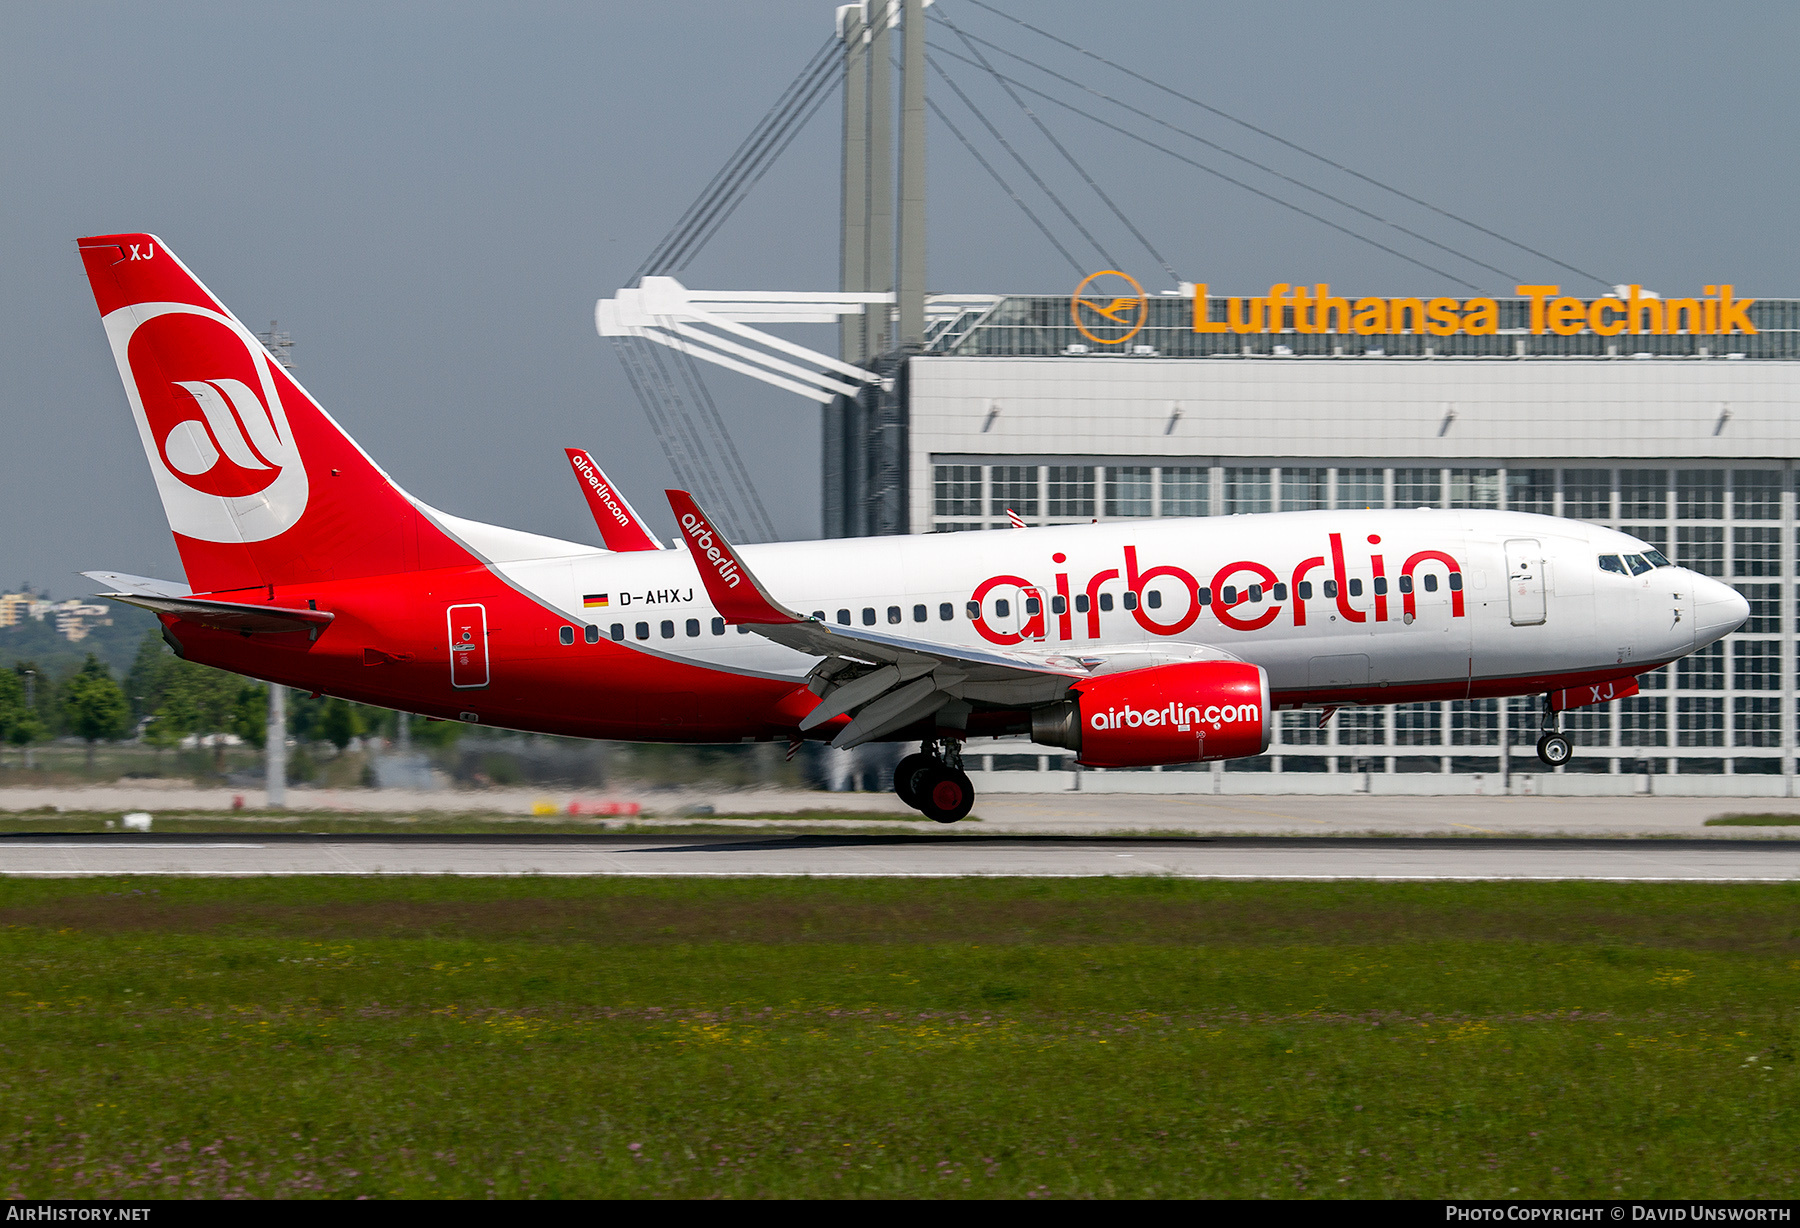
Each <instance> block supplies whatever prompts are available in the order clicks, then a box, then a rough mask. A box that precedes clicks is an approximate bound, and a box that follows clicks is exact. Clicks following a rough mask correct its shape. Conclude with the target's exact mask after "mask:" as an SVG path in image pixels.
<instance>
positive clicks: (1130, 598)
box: [1125, 591, 1137, 610]
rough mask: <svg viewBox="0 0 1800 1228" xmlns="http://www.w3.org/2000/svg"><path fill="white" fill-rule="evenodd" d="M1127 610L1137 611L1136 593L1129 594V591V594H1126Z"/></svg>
mask: <svg viewBox="0 0 1800 1228" xmlns="http://www.w3.org/2000/svg"><path fill="white" fill-rule="evenodd" d="M1125 608H1126V609H1128V610H1135V609H1137V594H1136V593H1133V592H1129V591H1127V592H1126V594H1125Z"/></svg>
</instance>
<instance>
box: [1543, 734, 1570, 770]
mask: <svg viewBox="0 0 1800 1228" xmlns="http://www.w3.org/2000/svg"><path fill="white" fill-rule="evenodd" d="M1537 752H1538V758H1539V759H1542V760H1543V761H1544V763H1545V764H1547V765H1548V766H1550V767H1553V768H1554V767H1561V766H1562V765H1563V764H1565V763H1567V762H1568V761H1569V756H1571V755H1572V754H1574V753H1575V752H1574V750H1573V748H1571V747H1570V746H1569V739H1567V738H1565V737H1563V736H1562V734H1560V733H1547V734H1545V735H1544V736H1543V737H1541V738H1539V739H1538V745H1537Z"/></svg>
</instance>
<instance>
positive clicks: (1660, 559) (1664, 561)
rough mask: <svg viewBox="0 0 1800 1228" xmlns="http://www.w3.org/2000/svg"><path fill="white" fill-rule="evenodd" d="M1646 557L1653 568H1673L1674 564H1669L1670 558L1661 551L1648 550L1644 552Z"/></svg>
mask: <svg viewBox="0 0 1800 1228" xmlns="http://www.w3.org/2000/svg"><path fill="white" fill-rule="evenodd" d="M1644 557H1645V558H1646V559H1648V560H1649V562H1650V566H1652V567H1670V566H1673V564H1671V563H1670V562H1669V558H1668V556H1667V555H1665V554H1664V553H1663V552H1662V551H1660V550H1646V551H1644Z"/></svg>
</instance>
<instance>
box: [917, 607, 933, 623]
mask: <svg viewBox="0 0 1800 1228" xmlns="http://www.w3.org/2000/svg"><path fill="white" fill-rule="evenodd" d="M929 613H930V612H929V611H928V610H926V608H925V607H924V606H922V605H916V606H914V607H913V621H914V622H916V623H922V622H924V621H925V619H926V618H927V617H928V616H929Z"/></svg>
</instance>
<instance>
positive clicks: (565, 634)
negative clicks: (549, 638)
mask: <svg viewBox="0 0 1800 1228" xmlns="http://www.w3.org/2000/svg"><path fill="white" fill-rule="evenodd" d="M556 638H557V639H559V640H561V641H562V642H563V643H564V644H573V643H574V642H575V628H573V627H564V628H563V629H562V630H561V631H558V632H557V633H556Z"/></svg>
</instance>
